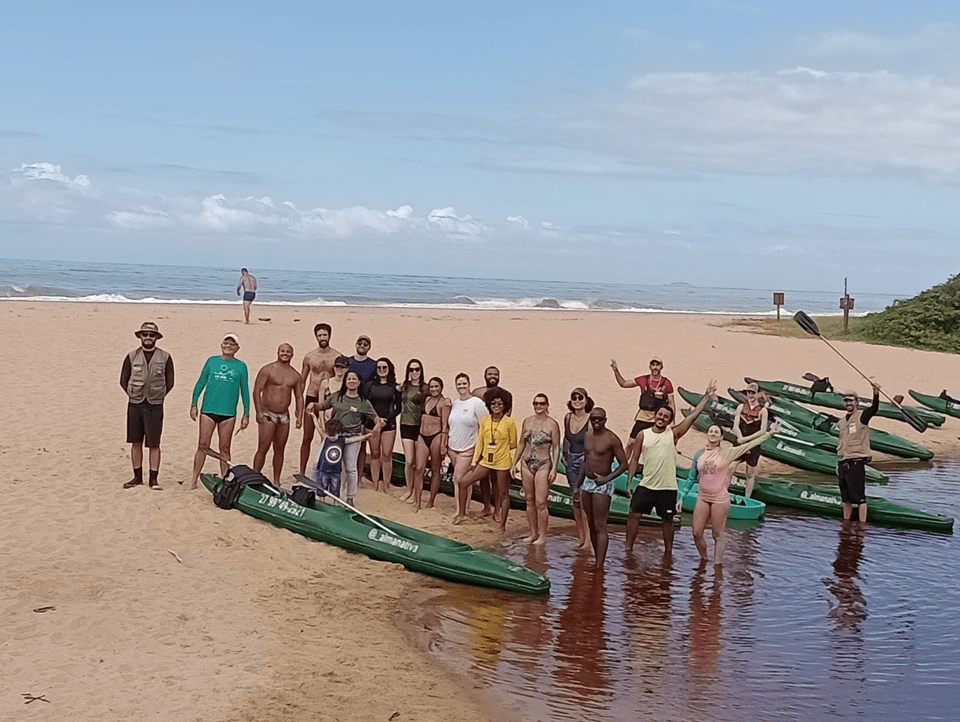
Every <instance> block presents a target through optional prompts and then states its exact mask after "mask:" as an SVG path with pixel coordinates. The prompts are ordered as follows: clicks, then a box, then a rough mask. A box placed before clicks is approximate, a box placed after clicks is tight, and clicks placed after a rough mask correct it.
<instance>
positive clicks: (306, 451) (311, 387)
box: [300, 323, 340, 474]
mask: <svg viewBox="0 0 960 722" xmlns="http://www.w3.org/2000/svg"><path fill="white" fill-rule="evenodd" d="M332 333H333V330H332V329H331V328H330V324H328V323H318V324H317V325H316V326H314V327H313V335H314V337H315V338H316V339H317V348H315V349H314V350H313V351H311V352H310V353H308V354H307V355H306V356H304V357H303V364H302V365H301V368H300V376H301V377H302V378H303V394H304V396H303V402H304V406H305V407H306V406H307V405H309V404H315V403H317V402H318V401H320V400H321V399H322V398H323V396H322V390H321V386H322V385H323V382H324V381H326V380H327V379H329V378H330V377H331V376H333V364H334V362H335V361H336V360H337V357H338V356H340V352H339V351H337V350H336V349H334V348H332V347H331V346H330V336H331V335H332ZM315 432H316V426H315V424H314V418H313V416H312V415H310V414H305V415H304V417H303V439H302V441H301V442H300V473H301V474H303V473H304V472H305V471H306V469H307V462H308V461H309V460H310V444H311V443H312V442H313V436H314V433H315Z"/></svg>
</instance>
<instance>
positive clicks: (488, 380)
mask: <svg viewBox="0 0 960 722" xmlns="http://www.w3.org/2000/svg"><path fill="white" fill-rule="evenodd" d="M483 381H484V383H485V384H486V385H485V386H478V387H477V388H475V389H474V390H473V391H471V392H470V393H471V394H473V395H474V396H476V397H477V398H480V399H484V394H486V393H487V391H489V390H490V389H498V388H502V387H501V386H500V369H498V368H497V367H496V366H487V368H485V369H484V370H483ZM504 390H506V389H504ZM510 399H511V401H510V406H511V408H509V409H506V410H505V411H504V414H505V415H506V416H510V414H511V412H512V411H513V408H512V406H513V395H512V394H511V395H510ZM484 401H486V399H484Z"/></svg>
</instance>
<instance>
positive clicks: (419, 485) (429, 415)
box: [413, 376, 450, 511]
mask: <svg viewBox="0 0 960 722" xmlns="http://www.w3.org/2000/svg"><path fill="white" fill-rule="evenodd" d="M449 416H450V399H448V398H446V397H445V396H444V395H443V381H442V380H441V379H440V378H439V377H438V376H434V377H433V378H432V379H430V383H428V384H427V398H426V399H425V400H424V402H423V413H422V414H421V415H420V434H419V435H418V436H417V470H416V476H415V477H414V482H413V483H414V488H413V505H414V508H415V509H416V511H420V503H421V496H422V494H423V475H424V472H425V471H426V469H427V462H428V461H429V462H430V473H431V477H430V499H429V500H428V501H427V508H428V509H431V508H433V503H434V501H435V500H436V498H437V492H438V491H440V462H441V461H442V460H443V457H444V456H445V455H446V453H447V434H448V432H449V426H448V425H447V419H448V418H449Z"/></svg>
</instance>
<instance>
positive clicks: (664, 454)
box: [640, 429, 677, 491]
mask: <svg viewBox="0 0 960 722" xmlns="http://www.w3.org/2000/svg"><path fill="white" fill-rule="evenodd" d="M640 433H642V434H643V449H641V451H640V461H641V463H642V464H643V481H641V482H640V485H641V486H645V487H647V488H648V489H656V490H658V491H660V490H664V491H666V490H670V489H676V488H677V445H676V444H675V443H674V441H673V429H667V430H666V431H664V432H663V433H660V434H657V433H654V431H653V429H644V430H643V431H642V432H640Z"/></svg>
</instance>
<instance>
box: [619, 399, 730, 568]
mask: <svg viewBox="0 0 960 722" xmlns="http://www.w3.org/2000/svg"><path fill="white" fill-rule="evenodd" d="M716 393H717V385H716V382H715V381H711V382H710V383H709V384H708V385H707V390H706V391H704V392H703V397H702V398H701V399H700V403H699V404H697V407H696V408H695V409H694V410H693V413H691V414H690V415H689V416H687V417H686V418H685V419H684V420H683V421H681V422H680V423H679V424H677V425H676V426H671V424H672V423H673V407H672V406H661V407H660V408H659V409H657V412H656V414H654V417H653V426H651V427H650V428H649V429H643V430H642V431H641V432H640V433H639V434H637V438H636V441H635V443H634V445H633V451H632V452H631V454H630V462H629V464H628V466H627V470H628V476H627V478H628V479H630V480H632V479H633V475H634V474H635V473H636V471H637V463H638V462H639V461H641V460H642V462H643V478H642V479H641V481H640V485H639V486H638V487H637V488H636V489H634V490H633V496H632V497H631V499H630V516H629V517H627V552H632V551H633V543H634V541H635V540H636V538H637V532H638V531H639V529H640V515H641V514H649V513H650V512H651V510H653V509H656V510H657V516H659V517H660V519H661V529H662V532H663V551H664V556H666V557H669V556H671V555H672V554H673V532H674V526H673V515H674V513H675V512H676V506H677V442H678V441H679V440H680V439H681V438H682V437H683V435H684V434H686V433H687V432H688V431H689V430H690V427H692V426H693V422H694V421H696V419H697V417H698V416H699V415H700V413H701V412H702V411H703V410H704V409H705V408H706V406H707V403H708V402H710V401H711V400H712V399H715V398H716Z"/></svg>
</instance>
